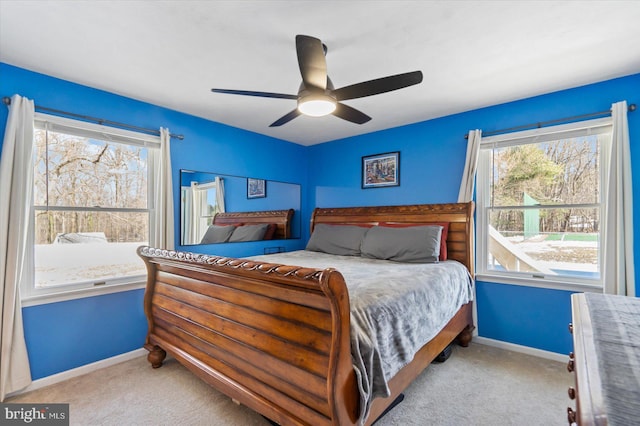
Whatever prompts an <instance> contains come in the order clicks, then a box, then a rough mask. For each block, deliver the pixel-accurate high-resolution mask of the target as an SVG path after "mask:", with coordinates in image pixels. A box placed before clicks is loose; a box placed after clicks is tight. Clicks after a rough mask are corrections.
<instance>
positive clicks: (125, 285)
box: [20, 112, 161, 306]
mask: <svg viewBox="0 0 640 426" xmlns="http://www.w3.org/2000/svg"><path fill="white" fill-rule="evenodd" d="M33 125H34V130H49V131H55V132H60V133H67V134H71V135H76V136H81V137H91V138H93V139H99V140H104V141H109V142H114V143H121V144H126V145H133V146H139V147H144V148H147V150H148V151H147V158H148V168H147V185H148V186H147V197H148V198H147V209H137V208H110V207H58V206H52V207H48V208H47V207H46V206H44V207H43V206H36V205H35V200H34V199H32V200H31V211H30V222H29V230H28V245H27V247H28V249H29V250H30V254H29V256H27V258H28V260H27V265H25V267H27V268H30V270H31V271H32V273H31V275H30V277H31V278H30V279H29V280H25V282H23V283H22V285H21V288H20V290H21V300H22V305H23V306H33V305H39V304H42V303H52V302H59V301H65V300H72V299H77V298H82V297H89V296H96V295H103V294H110V293H116V292H121V291H128V290H133V289H139V288H144V286H145V285H146V281H147V277H146V274H140V275H135V276H128V277H112V278H110V279H106V280H103V281H104V284H102V282H101V283H99V284H97V283H96V282H95V280H90V281H86V282H76V283H69V284H63V285H60V286H56V287H51V288H36V287H35V258H34V254H35V232H34V231H35V213H36V210H43V209H44V210H47V209H48V210H55V211H98V212H108V211H117V212H146V213H148V214H149V245H151V246H153V241H152V240H153V238H154V237H153V236H154V232H153V229H154V227H155V223H154V217H155V214H154V210H155V204H156V203H155V200H154V194H155V188H154V179H153V177H154V176H155V175H156V169H157V167H158V166H159V164H158V161H157V157H158V156H157V155H155V154H154V153H153V150H158V152H159V150H160V146H161V142H160V137H159V136H155V135H149V134H145V133H140V132H134V131H130V130H124V129H120V128H116V127H110V126H104V125H101V124H94V123H90V122H85V121H79V120H74V119H70V118H66V117H60V116H55V115H49V114H43V113H38V112H36V113H35V116H34V123H33ZM34 143H35V139H34ZM30 172H31V173H33V169H30Z"/></svg>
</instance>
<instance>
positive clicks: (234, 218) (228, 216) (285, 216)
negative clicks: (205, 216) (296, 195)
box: [213, 209, 293, 240]
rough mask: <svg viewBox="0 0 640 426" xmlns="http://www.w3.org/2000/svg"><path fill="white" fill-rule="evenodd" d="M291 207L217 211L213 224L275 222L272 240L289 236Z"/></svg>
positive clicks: (291, 215)
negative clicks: (287, 208) (247, 210)
mask: <svg viewBox="0 0 640 426" xmlns="http://www.w3.org/2000/svg"><path fill="white" fill-rule="evenodd" d="M292 218H293V209H289V210H265V211H259V212H229V213H217V214H216V215H215V216H214V218H213V224H214V225H236V224H238V223H242V224H245V225H256V224H259V223H275V224H276V232H275V234H274V236H273V239H274V240H281V239H287V238H291V219H292Z"/></svg>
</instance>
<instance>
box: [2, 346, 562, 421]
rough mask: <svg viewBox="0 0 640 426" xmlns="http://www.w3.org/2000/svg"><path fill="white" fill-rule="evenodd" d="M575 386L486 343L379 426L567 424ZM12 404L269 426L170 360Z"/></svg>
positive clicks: (544, 366) (86, 415) (455, 359)
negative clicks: (571, 389) (49, 404)
mask: <svg viewBox="0 0 640 426" xmlns="http://www.w3.org/2000/svg"><path fill="white" fill-rule="evenodd" d="M572 380H573V379H572V376H571V374H569V373H568V372H567V370H566V364H563V363H560V362H554V361H549V360H545V359H541V358H537V357H532V356H527V355H523V354H520V353H515V352H510V351H505V350H502V349H497V348H493V347H490V346H485V345H480V344H473V343H472V344H471V345H470V347H468V348H460V347H457V346H456V347H454V352H453V354H452V355H451V357H450V358H449V360H448V361H447V362H445V363H443V364H432V365H431V366H429V367H428V368H427V369H426V370H425V371H424V372H423V373H422V375H421V376H420V377H419V378H418V379H417V380H416V381H415V382H414V383H413V384H412V385H411V386H410V387H409V388H408V389H407V390H406V391H405V400H404V401H403V402H402V403H401V404H400V405H398V406H397V407H396V408H394V409H393V410H392V411H391V412H390V413H389V414H387V415H386V416H385V417H384V418H382V419H381V420H380V421H379V422H378V423H376V426H389V425H394V426H408V425H416V426H424V425H456V426H458V425H491V426H493V425H519V426H522V425H527V426H529V425H541V426H542V425H544V426H550V425H563V424H566V422H567V420H566V409H567V406H568V405H569V398H568V396H567V388H568V387H569V386H570V385H571V384H572ZM6 402H34V403H36V402H37V403H47V402H61V403H69V404H70V418H71V424H72V425H82V426H94V425H114V426H116V425H117V426H123V425H172V426H173V425H180V426H190V425H203V426H204V425H211V426H227V425H228V426H232V425H234V426H236V425H237V426H248V425H265V426H268V425H269V423H268V422H267V421H266V420H264V419H263V418H262V417H260V416H259V415H258V414H256V413H254V412H253V411H251V410H249V409H248V408H246V407H242V406H238V405H236V404H234V403H233V402H232V401H231V400H230V399H229V398H227V397H225V396H224V395H222V394H221V393H219V392H217V391H216V390H214V389H213V388H211V387H210V386H208V385H206V384H205V383H204V382H202V381H201V380H200V379H198V378H197V377H196V376H194V375H193V374H191V373H190V372H189V371H187V370H186V369H185V368H184V367H182V366H181V365H179V364H178V363H177V362H176V361H175V360H172V359H171V360H168V361H167V362H166V363H165V365H164V366H163V367H162V368H160V369H158V370H153V369H152V368H151V367H150V366H149V364H148V363H147V361H146V359H145V358H144V357H141V358H137V359H134V360H131V361H126V362H123V363H121V364H118V365H114V366H111V367H107V368H104V369H101V370H98V371H95V372H92V373H89V374H86V375H84V376H81V377H76V378H74V379H71V380H68V381H66V382H63V383H59V384H56V385H52V386H48V387H46V388H42V389H38V390H35V391H33V392H30V393H26V394H23V395H19V396H17V397H14V398H11V399H10V400H8V401H6ZM571 405H573V404H571Z"/></svg>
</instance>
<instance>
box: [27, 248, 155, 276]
mask: <svg viewBox="0 0 640 426" xmlns="http://www.w3.org/2000/svg"><path fill="white" fill-rule="evenodd" d="M146 244H147V243H146V242H140V243H102V244H37V245H36V246H35V263H36V268H35V271H36V287H52V286H57V285H63V284H73V283H81V282H86V281H90V282H99V281H101V280H104V279H106V278H113V277H123V276H133V275H146V273H147V270H146V268H145V266H144V262H143V261H142V259H140V257H138V255H137V254H136V249H137V248H138V247H140V246H142V245H146Z"/></svg>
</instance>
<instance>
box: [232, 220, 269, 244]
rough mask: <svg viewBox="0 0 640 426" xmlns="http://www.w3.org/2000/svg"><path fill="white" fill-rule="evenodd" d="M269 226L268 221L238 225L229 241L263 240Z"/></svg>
mask: <svg viewBox="0 0 640 426" xmlns="http://www.w3.org/2000/svg"><path fill="white" fill-rule="evenodd" d="M268 227H269V224H268V223H261V224H258V225H244V226H238V227H236V228H235V229H234V230H233V234H231V238H229V242H230V243H232V242H239V241H258V240H262V239H263V238H264V234H266V233H267V228H268Z"/></svg>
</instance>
